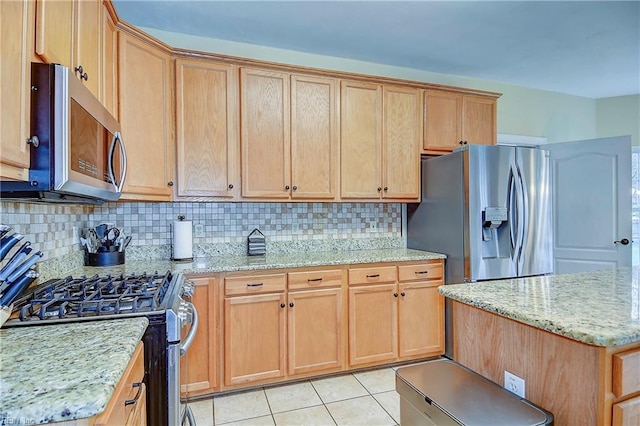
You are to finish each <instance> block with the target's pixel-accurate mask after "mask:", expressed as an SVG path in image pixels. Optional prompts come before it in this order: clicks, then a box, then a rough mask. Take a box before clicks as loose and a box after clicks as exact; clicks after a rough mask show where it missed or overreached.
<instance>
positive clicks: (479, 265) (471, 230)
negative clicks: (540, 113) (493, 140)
mask: <svg viewBox="0 0 640 426" xmlns="http://www.w3.org/2000/svg"><path fill="white" fill-rule="evenodd" d="M464 154H465V155H464V165H463V170H464V174H465V178H464V182H465V196H464V200H465V221H464V229H465V233H464V243H465V278H466V280H467V281H478V280H487V279H499V278H505V277H513V276H515V275H516V273H517V269H516V264H515V262H514V260H513V257H512V256H513V252H514V250H513V247H512V238H513V234H512V232H511V228H512V225H513V222H514V220H513V219H512V217H513V211H512V210H513V205H514V203H513V202H510V201H511V193H512V192H514V191H513V190H512V189H513V181H514V179H513V169H514V168H515V149H514V148H512V147H506V146H500V147H495V146H481V145H470V146H469V148H468V149H467V150H466V151H464Z"/></svg>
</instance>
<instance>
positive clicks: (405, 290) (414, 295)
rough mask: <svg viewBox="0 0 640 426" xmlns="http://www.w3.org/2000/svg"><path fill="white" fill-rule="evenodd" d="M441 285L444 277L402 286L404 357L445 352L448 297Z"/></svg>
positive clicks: (401, 350) (401, 349) (401, 343)
mask: <svg viewBox="0 0 640 426" xmlns="http://www.w3.org/2000/svg"><path fill="white" fill-rule="evenodd" d="M440 285H442V281H441V280H436V281H431V282H415V283H406V284H403V283H401V284H400V285H399V290H400V301H399V308H398V309H399V313H398V317H399V320H398V324H399V326H398V330H399V331H398V339H399V340H398V347H399V349H398V352H399V356H400V357H410V356H412V357H415V356H422V355H439V354H442V353H443V352H444V298H443V297H442V296H441V295H439V294H438V286H440Z"/></svg>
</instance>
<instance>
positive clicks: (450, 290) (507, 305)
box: [438, 267, 640, 347]
mask: <svg viewBox="0 0 640 426" xmlns="http://www.w3.org/2000/svg"><path fill="white" fill-rule="evenodd" d="M639 283H640V267H633V268H631V267H629V268H619V269H608V270H601V271H595V272H584V273H576V274H561V275H549V276H542V277H530V278H516V279H507V280H500V281H484V282H480V283H471V284H454V285H446V286H441V287H439V288H438V291H439V292H440V294H442V295H444V296H446V297H449V298H451V299H453V300H457V301H459V302H462V303H465V304H468V305H471V306H475V307H477V308H480V309H483V310H485V311H489V312H493V313H495V314H498V315H501V316H503V317H506V318H510V319H513V320H516V321H519V322H522V323H525V324H529V325H531V326H534V327H537V328H540V329H542V330H547V331H550V332H552V333H555V334H559V335H561V336H565V337H568V338H570V339H573V340H577V341H580V342H584V343H588V344H591V345H597V346H607V347H613V346H620V345H625V344H629V343H636V342H640V284H639Z"/></svg>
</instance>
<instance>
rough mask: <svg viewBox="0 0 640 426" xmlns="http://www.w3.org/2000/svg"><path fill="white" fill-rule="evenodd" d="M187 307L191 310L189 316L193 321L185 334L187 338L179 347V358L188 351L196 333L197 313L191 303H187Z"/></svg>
mask: <svg viewBox="0 0 640 426" xmlns="http://www.w3.org/2000/svg"><path fill="white" fill-rule="evenodd" d="M187 304H188V305H189V309H191V315H192V318H193V321H192V323H191V329H190V330H189V333H187V337H185V339H184V342H183V343H182V344H181V345H180V356H184V354H186V353H187V351H188V350H189V346H191V343H193V339H194V338H195V337H196V331H198V311H197V310H196V307H195V306H193V303H189V302H187Z"/></svg>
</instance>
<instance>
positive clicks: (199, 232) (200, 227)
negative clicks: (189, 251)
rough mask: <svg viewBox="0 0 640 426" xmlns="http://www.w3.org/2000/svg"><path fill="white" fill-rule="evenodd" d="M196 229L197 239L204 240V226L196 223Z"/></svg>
mask: <svg viewBox="0 0 640 426" xmlns="http://www.w3.org/2000/svg"><path fill="white" fill-rule="evenodd" d="M194 228H195V234H196V238H203V237H204V224H202V223H196V224H195V225H194Z"/></svg>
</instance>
